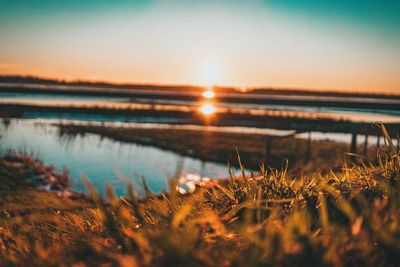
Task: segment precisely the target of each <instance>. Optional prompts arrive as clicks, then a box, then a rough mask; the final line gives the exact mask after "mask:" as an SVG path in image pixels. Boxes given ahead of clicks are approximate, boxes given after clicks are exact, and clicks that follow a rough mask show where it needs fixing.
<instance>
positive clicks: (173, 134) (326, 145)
mask: <svg viewBox="0 0 400 267" xmlns="http://www.w3.org/2000/svg"><path fill="white" fill-rule="evenodd" d="M59 127H60V134H61V135H69V136H76V135H79V134H85V133H93V134H99V135H101V136H104V137H108V138H112V139H114V140H118V141H123V142H132V143H137V144H142V145H151V146H155V147H159V148H162V149H166V150H170V151H173V152H176V153H178V154H181V155H185V156H190V157H193V158H197V159H201V160H204V161H213V162H218V163H222V164H226V163H227V162H229V163H230V164H231V165H232V166H235V167H239V162H238V161H237V153H236V150H235V147H237V149H238V151H239V153H240V156H241V158H242V161H243V162H245V163H246V167H247V168H250V169H253V170H259V166H260V164H261V163H263V162H266V161H267V164H268V165H269V166H271V167H274V168H280V167H281V166H282V163H283V162H284V159H288V161H289V163H290V164H289V171H290V172H291V173H297V174H299V175H301V173H305V174H311V173H313V172H315V171H321V172H326V171H328V170H330V169H332V168H333V169H337V168H339V167H341V166H342V165H343V162H344V159H345V153H347V152H349V145H348V144H344V143H338V142H334V141H328V140H321V141H312V142H311V147H310V150H309V144H308V140H306V139H299V138H295V137H294V136H290V137H275V138H273V140H272V143H271V151H270V156H269V158H268V159H267V143H266V139H267V136H265V135H260V134H241V133H227V132H215V131H214V132H212V131H207V130H199V131H196V130H180V129H143V128H120V127H118V128H117V127H103V126H82V125H59ZM360 151H361V148H360ZM369 154H370V157H374V150H373V149H371V150H370V151H369Z"/></svg>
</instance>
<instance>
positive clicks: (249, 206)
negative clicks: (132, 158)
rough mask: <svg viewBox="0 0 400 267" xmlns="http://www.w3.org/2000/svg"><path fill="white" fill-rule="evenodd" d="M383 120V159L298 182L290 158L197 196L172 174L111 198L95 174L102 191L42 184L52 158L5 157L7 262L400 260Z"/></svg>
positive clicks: (396, 160)
mask: <svg viewBox="0 0 400 267" xmlns="http://www.w3.org/2000/svg"><path fill="white" fill-rule="evenodd" d="M381 127H382V132H383V136H384V137H385V138H386V142H385V144H386V146H385V147H383V148H381V149H380V153H378V154H377V155H378V158H377V159H376V160H375V161H373V162H370V161H368V160H364V161H363V162H357V163H354V164H350V163H345V164H344V165H343V167H342V168H341V170H340V171H338V172H327V173H325V174H321V173H316V174H313V175H308V176H303V177H300V178H297V179H295V178H294V177H291V176H290V175H289V174H288V172H287V169H286V167H285V166H283V167H282V168H280V169H268V168H264V167H261V171H260V175H257V176H250V177H249V176H247V175H245V173H243V174H241V175H238V176H235V175H233V174H231V176H230V177H229V179H228V180H227V181H226V182H225V183H221V184H215V186H213V187H209V188H199V189H198V190H196V191H195V192H194V193H193V194H187V195H181V194H179V192H178V191H177V179H174V178H171V179H170V180H169V188H170V190H169V192H168V193H162V194H161V195H155V194H153V193H152V192H151V191H146V192H147V193H146V196H145V198H143V199H139V198H138V197H137V196H136V194H135V193H134V190H133V188H129V189H128V190H127V193H126V195H124V196H121V197H119V198H117V197H116V196H115V195H114V194H113V190H112V188H110V187H108V188H107V196H106V197H105V198H104V199H103V198H101V197H100V196H99V195H98V194H97V193H96V191H95V190H94V189H93V187H92V186H91V185H90V183H89V182H87V187H88V190H89V192H90V194H91V198H90V199H86V198H76V199H71V198H66V197H62V196H58V195H57V194H56V193H53V192H48V191H43V190H38V189H36V188H35V187H34V186H33V185H32V184H31V181H32V180H31V179H29V177H31V176H30V175H27V173H28V174H29V173H32V171H34V172H35V175H36V172H38V170H40V168H38V167H37V166H41V165H40V164H39V165H37V164H38V163H32V162H37V161H35V160H33V161H32V160H23V159H21V158H19V157H21V156H18V155H17V156H14V157H10V156H7V155H4V156H2V158H1V162H2V164H4V161H6V162H7V163H6V164H5V165H4V166H5V167H2V168H1V169H0V179H1V187H0V190H1V191H0V194H1V196H2V197H1V198H0V199H1V211H0V218H1V219H0V263H1V264H3V265H5V266H14V265H15V266H98V265H103V266H398V263H399V260H400V245H399V242H398V240H399V239H400V154H399V151H398V150H397V149H396V147H395V146H394V145H393V144H392V143H391V139H390V137H389V135H388V133H387V131H386V129H385V128H384V126H383V125H381ZM242 141H244V140H242ZM14 155H15V154H14ZM22 158H23V157H22ZM10 162H11V163H10ZM241 162H243V163H245V161H244V160H242V161H241ZM15 163H18V164H15ZM32 164H33V166H36V167H35V168H33V167H32ZM240 167H241V169H242V170H244V167H243V166H242V165H241V164H240ZM41 170H42V171H43V170H45V173H47V174H48V173H49V172H50V170H51V168H49V167H46V166H43V168H41ZM51 173H53V172H51ZM4 196H6V197H7V198H4Z"/></svg>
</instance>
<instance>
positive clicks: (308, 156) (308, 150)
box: [305, 131, 311, 162]
mask: <svg viewBox="0 0 400 267" xmlns="http://www.w3.org/2000/svg"><path fill="white" fill-rule="evenodd" d="M310 159H311V131H309V132H308V138H307V153H306V157H305V162H308V161H309V160H310Z"/></svg>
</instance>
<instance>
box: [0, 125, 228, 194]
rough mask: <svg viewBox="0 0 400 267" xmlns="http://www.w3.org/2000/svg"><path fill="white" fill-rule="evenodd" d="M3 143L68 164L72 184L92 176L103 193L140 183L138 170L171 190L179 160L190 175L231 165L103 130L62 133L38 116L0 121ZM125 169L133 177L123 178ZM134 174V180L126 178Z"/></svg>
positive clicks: (217, 174) (218, 173)
mask: <svg viewBox="0 0 400 267" xmlns="http://www.w3.org/2000/svg"><path fill="white" fill-rule="evenodd" d="M0 135H1V136H0V147H1V149H2V150H6V149H22V150H25V151H27V152H32V153H34V154H35V155H37V156H38V157H39V158H40V159H41V160H43V161H44V162H45V163H46V164H54V165H55V166H56V167H58V168H59V169H61V168H63V167H64V166H65V167H66V168H67V169H68V170H69V173H70V176H71V178H72V181H73V186H72V189H73V190H76V191H79V192H85V191H86V189H85V187H84V185H83V184H82V180H81V178H82V176H87V177H88V178H89V179H90V181H91V182H92V183H93V185H94V186H95V188H96V189H97V190H98V191H99V192H100V193H101V194H103V193H104V186H105V185H106V184H109V185H112V186H113V187H114V188H115V190H116V193H117V194H123V193H124V190H125V189H126V187H127V184H128V182H130V181H131V182H133V183H135V184H137V185H138V186H139V187H141V183H140V179H139V178H138V177H139V176H143V177H145V178H146V180H147V183H148V185H149V187H150V188H151V189H152V190H153V191H155V192H160V191H165V190H167V177H172V176H174V174H175V172H176V168H177V166H178V164H183V172H182V175H183V176H184V177H186V178H188V179H199V178H200V177H202V178H224V177H227V176H228V170H227V167H226V165H223V164H216V163H211V162H201V161H200V160H196V159H192V158H190V157H183V156H180V155H178V154H176V153H173V152H168V151H163V150H161V149H158V148H154V147H151V146H141V145H136V144H128V143H122V142H118V141H114V140H111V139H108V138H101V137H100V136H98V135H93V134H86V135H84V136H77V137H66V136H60V135H59V131H58V128H57V127H56V126H52V125H51V124H50V123H43V121H42V122H41V123H37V122H35V120H29V119H25V120H22V119H21V120H12V121H11V123H10V124H9V125H8V126H5V125H4V124H3V125H1V126H0ZM118 173H122V174H123V175H124V176H126V177H127V178H128V179H124V178H123V179H121V178H120V176H121V175H118ZM126 180H129V181H126Z"/></svg>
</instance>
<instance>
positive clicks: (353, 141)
mask: <svg viewBox="0 0 400 267" xmlns="http://www.w3.org/2000/svg"><path fill="white" fill-rule="evenodd" d="M350 153H353V154H356V153H357V127H356V126H352V127H351V144H350Z"/></svg>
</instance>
